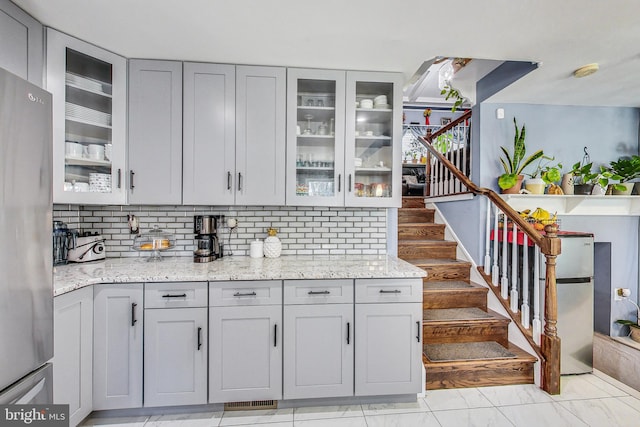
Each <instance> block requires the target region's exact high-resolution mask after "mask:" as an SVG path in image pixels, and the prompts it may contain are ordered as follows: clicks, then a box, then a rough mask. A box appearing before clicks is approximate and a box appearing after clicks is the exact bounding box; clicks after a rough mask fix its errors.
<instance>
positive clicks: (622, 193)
mask: <svg viewBox="0 0 640 427" xmlns="http://www.w3.org/2000/svg"><path fill="white" fill-rule="evenodd" d="M621 184H622V185H624V186H625V188H626V190H624V191H620V190H616V189H615V188H614V189H613V190H612V191H611V192H612V193H613V194H614V195H616V196H628V195H630V194H631V192H632V191H633V186H634V183H633V182H623V183H621Z"/></svg>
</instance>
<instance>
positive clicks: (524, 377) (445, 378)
mask: <svg viewBox="0 0 640 427" xmlns="http://www.w3.org/2000/svg"><path fill="white" fill-rule="evenodd" d="M426 371H427V373H426V380H427V381H426V382H427V390H440V389H449V388H467V387H486V386H499V385H513V384H533V382H534V381H533V363H530V362H519V361H503V360H501V361H495V360H491V361H488V360H479V361H477V363H474V364H469V363H465V365H464V366H458V367H455V368H452V367H451V366H448V365H445V366H441V367H440V366H437V364H427V365H426Z"/></svg>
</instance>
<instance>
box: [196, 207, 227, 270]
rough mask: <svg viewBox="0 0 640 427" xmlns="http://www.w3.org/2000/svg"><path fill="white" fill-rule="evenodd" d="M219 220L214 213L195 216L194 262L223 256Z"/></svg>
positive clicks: (209, 260) (208, 260)
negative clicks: (219, 240) (219, 238)
mask: <svg viewBox="0 0 640 427" xmlns="http://www.w3.org/2000/svg"><path fill="white" fill-rule="evenodd" d="M217 225H218V220H217V219H216V217H215V216H213V215H196V216H194V217H193V232H194V233H195V235H196V237H195V250H194V251H193V261H194V262H211V261H215V260H216V259H218V258H220V257H222V251H221V248H220V243H219V242H218V227H217Z"/></svg>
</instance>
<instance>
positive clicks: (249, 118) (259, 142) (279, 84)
mask: <svg viewBox="0 0 640 427" xmlns="http://www.w3.org/2000/svg"><path fill="white" fill-rule="evenodd" d="M286 91H287V81H286V69H285V68H280V67H255V66H241V65H238V66H236V163H235V166H236V169H235V176H234V178H233V189H234V191H235V203H236V204H238V205H260V206H273V205H280V206H284V201H285V157H286V139H285V134H286V126H285V122H286V107H285V105H286ZM226 172H229V171H225V173H226Z"/></svg>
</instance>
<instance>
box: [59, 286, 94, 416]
mask: <svg viewBox="0 0 640 427" xmlns="http://www.w3.org/2000/svg"><path fill="white" fill-rule="evenodd" d="M53 307H54V314H53V325H54V330H53V354H54V359H53V403H55V404H66V405H69V425H70V426H75V425H78V424H79V423H80V422H81V421H82V420H83V419H84V418H85V417H86V416H87V415H89V414H90V413H91V411H92V386H91V375H92V370H93V366H92V338H93V288H92V287H86V288H82V289H78V290H75V291H73V292H69V293H67V294H64V295H60V296H57V297H55V298H54V299H53Z"/></svg>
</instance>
